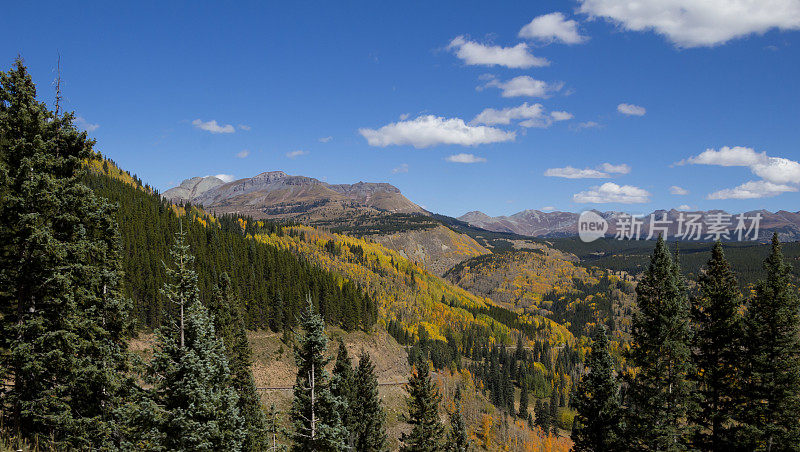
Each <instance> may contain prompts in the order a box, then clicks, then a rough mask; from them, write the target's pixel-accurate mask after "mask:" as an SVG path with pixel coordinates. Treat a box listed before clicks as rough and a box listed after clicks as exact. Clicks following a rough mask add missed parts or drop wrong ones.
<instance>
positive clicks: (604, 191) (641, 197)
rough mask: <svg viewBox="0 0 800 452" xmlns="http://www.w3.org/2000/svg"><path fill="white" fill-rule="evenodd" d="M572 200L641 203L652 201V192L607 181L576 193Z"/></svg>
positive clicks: (603, 202)
mask: <svg viewBox="0 0 800 452" xmlns="http://www.w3.org/2000/svg"><path fill="white" fill-rule="evenodd" d="M572 200H573V201H575V202H579V203H591V204H605V203H612V202H613V203H620V204H639V203H645V202H648V201H650V193H648V192H647V190H644V189H642V188H639V187H634V186H633V185H617V184H615V183H613V182H606V183H605V184H603V185H600V186H595V187H591V188H590V189H589V190H586V191H582V192H579V193H575V194H574V195H572Z"/></svg>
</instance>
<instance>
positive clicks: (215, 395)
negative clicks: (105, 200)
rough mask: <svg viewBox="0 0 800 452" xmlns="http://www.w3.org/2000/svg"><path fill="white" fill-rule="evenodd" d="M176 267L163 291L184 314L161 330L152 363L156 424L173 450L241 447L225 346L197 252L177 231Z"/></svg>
mask: <svg viewBox="0 0 800 452" xmlns="http://www.w3.org/2000/svg"><path fill="white" fill-rule="evenodd" d="M172 256H173V260H174V263H175V266H174V268H169V269H168V274H169V281H168V282H167V283H166V284H165V287H164V290H163V293H164V294H165V296H166V297H167V299H168V300H169V301H170V302H172V303H174V304H180V305H182V306H180V307H181V309H179V310H177V312H178V313H179V316H180V317H179V318H178V319H177V320H173V321H171V322H170V324H169V325H168V326H167V327H163V328H161V329H159V331H158V333H157V335H156V350H155V352H154V355H153V360H152V362H151V363H150V375H151V379H150V381H151V383H152V384H153V398H154V400H155V402H156V404H157V405H158V407H159V408H160V411H161V412H160V413H159V415H158V420H157V429H158V430H159V431H160V432H161V434H162V440H163V445H162V446H163V447H164V448H166V449H168V450H206V451H215V450H241V448H242V442H243V440H244V437H245V429H244V419H243V418H242V416H241V414H240V413H239V408H238V402H239V400H238V399H239V398H238V396H237V395H236V391H235V390H234V388H233V387H232V386H231V375H230V369H229V367H228V360H227V359H226V358H225V346H224V344H223V343H222V341H221V340H220V339H219V338H217V336H216V333H215V331H214V324H213V322H212V320H211V318H210V317H209V314H208V311H207V310H206V308H205V307H204V306H203V305H202V304H201V303H200V300H199V298H198V296H197V293H198V291H197V275H196V273H195V272H194V270H192V268H191V265H192V262H193V261H194V257H193V256H192V255H191V253H190V252H189V247H188V245H186V243H185V234H184V233H182V232H181V233H178V234H177V237H176V242H175V246H174V248H173V250H172Z"/></svg>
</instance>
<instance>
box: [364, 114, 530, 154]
mask: <svg viewBox="0 0 800 452" xmlns="http://www.w3.org/2000/svg"><path fill="white" fill-rule="evenodd" d="M358 133H360V134H361V136H363V137H364V138H365V139H366V140H367V143H368V144H369V145H370V146H379V147H386V146H390V145H398V146H399V145H411V146H414V147H415V148H426V147H430V146H436V145H440V144H458V145H461V146H476V145H479V144H487V143H500V142H504V141H512V140H514V138H515V137H516V134H515V133H514V132H508V131H505V130H501V129H498V128H495V127H488V126H473V125H467V124H466V123H465V122H464V120H463V119H461V118H443V117H441V116H434V115H426V116H419V117H417V118H415V119H410V120H406V121H397V122H393V123H391V124H387V125H385V126H383V127H381V128H379V129H368V128H361V129H358Z"/></svg>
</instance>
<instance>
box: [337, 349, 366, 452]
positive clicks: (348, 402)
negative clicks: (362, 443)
mask: <svg viewBox="0 0 800 452" xmlns="http://www.w3.org/2000/svg"><path fill="white" fill-rule="evenodd" d="M331 393H332V394H333V395H334V397H336V398H338V399H339V400H340V401H341V403H342V406H341V409H340V410H339V413H340V415H341V417H342V425H344V427H345V429H347V445H348V447H353V444H354V441H355V435H354V431H355V428H356V424H357V423H358V422H360V420H358V419H357V417H356V416H355V415H354V411H355V409H356V388H355V380H354V375H353V362H352V360H351V359H350V356H349V355H348V353H347V347H345V345H344V342H343V341H342V340H341V339H339V347H338V349H337V351H336V362H335V363H334V365H333V375H332V377H331Z"/></svg>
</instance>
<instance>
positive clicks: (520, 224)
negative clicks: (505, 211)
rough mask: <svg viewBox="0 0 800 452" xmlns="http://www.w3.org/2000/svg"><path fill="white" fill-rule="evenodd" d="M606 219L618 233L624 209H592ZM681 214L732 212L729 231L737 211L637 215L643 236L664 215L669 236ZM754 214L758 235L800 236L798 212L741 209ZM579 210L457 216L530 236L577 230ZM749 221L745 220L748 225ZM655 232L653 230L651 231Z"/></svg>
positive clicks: (703, 217) (706, 216) (702, 218)
mask: <svg viewBox="0 0 800 452" xmlns="http://www.w3.org/2000/svg"><path fill="white" fill-rule="evenodd" d="M594 212H595V213H597V214H598V215H600V216H601V217H602V218H604V219H605V220H606V221H608V223H609V229H608V231H607V232H606V236H611V237H613V236H614V235H616V233H617V228H616V223H617V222H616V221H615V220H617V219H619V218H620V217H622V216H627V214H626V213H624V212H613V211H606V212H601V211H598V210H594ZM681 214H683V215H684V218H688V216H689V215H699V222H701V223H706V222H711V221H713V220H714V217H715V216H716V215H719V214H722V215H731V217H730V222H731V227H730V229H731V231H732V230H733V229H734V228H735V227H736V226H737V214H730V213H728V212H725V211H722V210H708V211H678V210H675V209H672V210H656V211H654V212H651V213H649V214H647V215H644V216H641V217H639V218H640V219H641V221H642V226H641V232H642V235H643V238H646V237H647V236H648V235H649V232H650V224H651V219H652V220H654V221H655V222H656V224H657V222H658V221H661V220H663V219H664V218H665V216H666V220H667V222H668V229H667V230H668V232H669V237H670V238H672V237H674V236H675V234H677V233H678V228H679V222H678V219H679V217H680V215H681ZM756 214H760V215H761V220H760V224H759V230H758V238H759V240H761V239H766V238H769V236H771V235H772V233H773V232H777V233H778V235H779V237H780V238H781V240H785V241H796V240H800V212H789V211H786V210H780V211H777V212H769V211H767V210H754V211H750V212H744V215H745V216H746V217H747V218H753V217H754V216H755V215H756ZM579 216H580V214H578V213H574V212H542V211H540V210H523V211H521V212H517V213H515V214H513V215H510V216H497V217H490V216H489V215H486V214H485V213H483V212H479V211H472V212H468V213H466V214H464V215H462V216H460V217H458V219H459V220H461V221H464V222H466V223H469V224H470V225H471V226H474V227H479V228H483V229H486V230H489V231H494V232H511V233H515V234H520V235H527V236H530V237H543V238H547V237H551V238H554V237H569V236H575V235H577V234H578V218H579ZM749 224H750V223H749V222H748V223H747V225H749ZM654 232H655V231H654ZM706 238H707V234H706V232H703V233H702V234H701V239H703V240H705V239H706Z"/></svg>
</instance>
